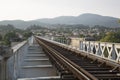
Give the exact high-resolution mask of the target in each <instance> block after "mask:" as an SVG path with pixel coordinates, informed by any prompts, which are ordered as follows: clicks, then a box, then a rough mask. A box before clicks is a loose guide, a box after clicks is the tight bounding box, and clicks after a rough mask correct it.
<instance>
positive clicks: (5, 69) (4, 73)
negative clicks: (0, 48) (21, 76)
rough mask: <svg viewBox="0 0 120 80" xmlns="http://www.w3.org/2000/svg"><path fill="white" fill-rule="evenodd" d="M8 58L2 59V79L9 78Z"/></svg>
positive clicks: (0, 78)
mask: <svg viewBox="0 0 120 80" xmlns="http://www.w3.org/2000/svg"><path fill="white" fill-rule="evenodd" d="M6 65H7V58H3V59H2V60H1V61H0V80H8V79H7V66H6Z"/></svg>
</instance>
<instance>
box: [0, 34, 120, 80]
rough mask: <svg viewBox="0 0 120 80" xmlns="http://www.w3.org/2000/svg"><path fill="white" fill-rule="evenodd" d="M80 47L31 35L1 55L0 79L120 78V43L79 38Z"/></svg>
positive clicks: (116, 79)
mask: <svg viewBox="0 0 120 80" xmlns="http://www.w3.org/2000/svg"><path fill="white" fill-rule="evenodd" d="M79 45H80V47H78V48H73V47H71V46H68V45H65V44H61V43H58V42H55V41H51V40H47V39H44V38H42V37H38V36H34V37H33V36H32V37H31V38H29V39H28V40H27V41H24V42H21V43H20V44H18V45H16V46H14V47H12V50H13V51H12V52H11V54H10V55H9V56H8V57H7V58H5V59H2V58H1V65H2V62H6V63H4V66H1V79H0V80H120V44H115V43H100V42H89V41H80V44H79Z"/></svg>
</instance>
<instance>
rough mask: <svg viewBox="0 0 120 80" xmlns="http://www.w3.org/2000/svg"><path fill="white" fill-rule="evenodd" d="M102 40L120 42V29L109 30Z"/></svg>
mask: <svg viewBox="0 0 120 80" xmlns="http://www.w3.org/2000/svg"><path fill="white" fill-rule="evenodd" d="M100 41H102V42H115V43H120V31H119V32H109V33H108V34H107V35H106V36H105V37H104V38H103V39H101V40H100Z"/></svg>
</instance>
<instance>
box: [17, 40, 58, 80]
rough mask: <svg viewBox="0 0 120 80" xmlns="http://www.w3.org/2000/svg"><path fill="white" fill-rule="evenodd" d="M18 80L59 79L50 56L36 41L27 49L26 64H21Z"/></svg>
mask: <svg viewBox="0 0 120 80" xmlns="http://www.w3.org/2000/svg"><path fill="white" fill-rule="evenodd" d="M18 77H19V78H18V80H26V79H27V80H28V79H29V80H33V79H35V80H36V79H40V80H41V79H42V78H44V79H45V78H49V77H50V78H59V76H57V72H56V69H55V68H54V66H53V65H52V64H51V62H50V61H49V58H48V56H47V55H46V54H45V53H44V51H43V50H42V47H41V46H39V45H38V44H37V43H36V41H35V40H33V42H31V44H30V45H29V46H28V48H27V52H26V53H25V55H24V62H23V63H22V64H21V68H20V74H19V76H18Z"/></svg>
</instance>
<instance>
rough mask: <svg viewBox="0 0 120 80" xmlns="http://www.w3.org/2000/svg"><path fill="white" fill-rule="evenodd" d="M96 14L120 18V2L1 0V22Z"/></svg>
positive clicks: (102, 0) (116, 0)
mask: <svg viewBox="0 0 120 80" xmlns="http://www.w3.org/2000/svg"><path fill="white" fill-rule="evenodd" d="M83 13H95V14H100V15H105V16H113V17H119V18H120V0H0V20H14V19H22V20H32V19H39V18H52V17H56V16H66V15H67V16H77V15H80V14H83Z"/></svg>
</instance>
